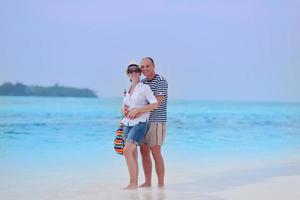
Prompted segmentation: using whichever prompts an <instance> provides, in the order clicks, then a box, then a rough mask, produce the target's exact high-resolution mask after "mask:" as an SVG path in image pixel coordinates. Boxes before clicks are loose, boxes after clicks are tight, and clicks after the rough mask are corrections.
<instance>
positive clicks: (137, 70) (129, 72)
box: [127, 69, 141, 74]
mask: <svg viewBox="0 0 300 200" xmlns="http://www.w3.org/2000/svg"><path fill="white" fill-rule="evenodd" d="M133 72H135V73H141V70H140V69H129V70H128V71H127V73H128V74H133Z"/></svg>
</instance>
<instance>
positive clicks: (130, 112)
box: [126, 108, 140, 119]
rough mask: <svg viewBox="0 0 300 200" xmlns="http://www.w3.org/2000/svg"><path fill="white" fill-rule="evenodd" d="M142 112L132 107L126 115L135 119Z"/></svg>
mask: <svg viewBox="0 0 300 200" xmlns="http://www.w3.org/2000/svg"><path fill="white" fill-rule="evenodd" d="M139 113H140V111H139V109H138V108H135V109H132V110H130V111H129V112H128V113H127V115H126V117H128V118H129V119H135V118H136V117H137V115H138V114H139Z"/></svg>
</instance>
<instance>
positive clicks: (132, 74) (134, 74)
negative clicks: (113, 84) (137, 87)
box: [128, 69, 141, 80]
mask: <svg viewBox="0 0 300 200" xmlns="http://www.w3.org/2000/svg"><path fill="white" fill-rule="evenodd" d="M128 76H129V78H130V80H140V77H141V71H140V70H138V69H132V70H128Z"/></svg>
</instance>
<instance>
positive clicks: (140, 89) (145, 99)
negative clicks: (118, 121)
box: [122, 82, 157, 126]
mask: <svg viewBox="0 0 300 200" xmlns="http://www.w3.org/2000/svg"><path fill="white" fill-rule="evenodd" d="M151 103H157V99H156V97H155V96H154V94H153V92H152V90H151V88H150V86H149V85H146V84H144V83H142V82H139V83H138V84H137V85H136V86H135V88H134V91H133V93H132V94H131V95H130V94H129V89H128V90H127V92H126V94H125V96H124V99H123V106H125V105H127V106H128V107H129V108H128V109H129V110H131V109H134V108H141V107H144V106H145V105H147V104H151ZM149 115H150V112H147V113H144V114H143V115H141V116H139V117H137V118H135V119H129V118H127V117H124V118H123V120H122V123H123V124H125V125H126V126H134V125H136V124H138V123H139V122H147V121H148V119H149Z"/></svg>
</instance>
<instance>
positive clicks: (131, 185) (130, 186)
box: [123, 184, 138, 190]
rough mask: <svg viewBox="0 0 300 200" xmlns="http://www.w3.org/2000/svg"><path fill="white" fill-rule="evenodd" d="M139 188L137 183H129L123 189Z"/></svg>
mask: <svg viewBox="0 0 300 200" xmlns="http://www.w3.org/2000/svg"><path fill="white" fill-rule="evenodd" d="M137 188H138V185H137V184H129V185H128V186H127V187H125V188H123V190H134V189H137Z"/></svg>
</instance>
